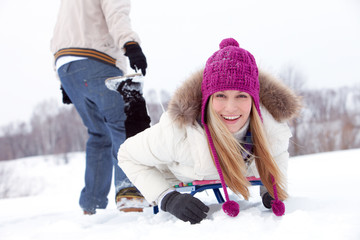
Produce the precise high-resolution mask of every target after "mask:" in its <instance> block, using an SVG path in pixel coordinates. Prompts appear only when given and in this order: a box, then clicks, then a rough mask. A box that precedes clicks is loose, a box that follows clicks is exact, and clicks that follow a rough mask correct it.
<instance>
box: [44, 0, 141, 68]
mask: <svg viewBox="0 0 360 240" xmlns="http://www.w3.org/2000/svg"><path fill="white" fill-rule="evenodd" d="M129 12H130V0H62V1H61V5H60V10H59V13H58V19H57V22H56V26H55V29H54V34H53V38H52V40H51V51H52V53H53V54H54V55H55V58H58V57H60V56H64V55H76V56H85V57H95V58H98V59H101V60H103V61H105V62H108V63H111V64H116V65H117V67H119V68H120V69H121V70H122V71H123V72H126V58H125V56H124V50H123V47H124V44H125V43H126V42H130V41H135V42H138V43H140V39H139V37H138V35H137V34H136V33H135V32H134V31H133V30H132V29H131V25H130V18H129ZM70 50H71V51H70ZM89 50H90V51H89ZM92 50H95V51H92Z"/></svg>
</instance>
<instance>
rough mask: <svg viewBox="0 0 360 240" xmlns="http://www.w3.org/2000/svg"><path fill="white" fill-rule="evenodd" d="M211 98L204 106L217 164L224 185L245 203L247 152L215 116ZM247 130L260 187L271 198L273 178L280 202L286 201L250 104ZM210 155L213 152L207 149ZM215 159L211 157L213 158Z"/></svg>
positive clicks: (279, 174) (256, 113)
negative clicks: (243, 153) (245, 157)
mask: <svg viewBox="0 0 360 240" xmlns="http://www.w3.org/2000/svg"><path fill="white" fill-rule="evenodd" d="M211 102H212V96H211V97H210V99H209V104H208V106H207V111H206V114H207V119H208V123H207V125H208V128H209V131H210V134H211V138H212V140H213V143H214V146H215V149H216V153H217V155H218V159H219V164H220V166H221V170H222V172H223V175H224V180H225V183H226V185H227V186H228V187H229V188H230V189H231V190H232V191H233V192H234V193H236V194H241V195H242V196H243V197H244V198H245V199H246V200H247V199H248V198H249V195H250V193H249V189H248V186H250V183H249V181H248V180H247V179H246V166H245V161H244V159H243V157H242V154H241V152H242V151H246V150H245V149H244V148H243V147H242V146H241V144H240V143H239V142H238V141H237V139H236V138H235V137H234V136H233V134H232V133H231V132H230V131H229V130H228V129H227V127H226V126H225V124H224V123H223V122H222V120H221V119H220V117H219V116H218V114H216V113H215V111H214V110H213V108H212V104H211ZM250 117H251V119H250V131H251V134H252V141H253V153H252V154H253V155H254V156H255V163H256V167H257V170H258V172H259V175H260V178H261V181H262V183H263V185H264V186H265V187H266V188H267V190H268V192H269V193H270V195H271V196H272V197H274V191H273V179H272V177H273V178H274V184H276V187H277V193H278V197H279V199H280V200H285V199H286V198H287V193H286V190H285V180H284V176H283V175H282V174H281V172H280V169H279V167H278V166H277V164H276V162H275V160H274V158H273V157H272V155H271V154H270V150H269V145H268V143H267V138H266V134H265V132H264V128H263V124H262V121H261V118H260V116H259V114H258V112H257V110H256V107H255V105H254V103H253V104H252V109H251V114H250ZM209 149H210V146H209ZM210 152H211V154H212V151H211V149H210ZM212 158H213V160H214V156H212Z"/></svg>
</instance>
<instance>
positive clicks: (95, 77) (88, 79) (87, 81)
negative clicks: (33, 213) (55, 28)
mask: <svg viewBox="0 0 360 240" xmlns="http://www.w3.org/2000/svg"><path fill="white" fill-rule="evenodd" d="M58 75H59V77H60V80H61V84H62V86H63V88H64V89H65V91H66V93H67V95H68V96H69V98H70V99H71V101H72V102H73V104H74V106H75V108H76V110H77V111H78V113H79V115H80V117H81V118H82V120H83V123H84V125H85V126H86V127H87V129H88V133H89V139H88V141H87V144H86V169H85V187H84V188H83V189H82V191H81V195H80V201H79V204H80V207H81V208H82V209H83V210H86V211H88V212H92V213H95V210H96V209H97V208H100V209H103V208H106V206H107V204H108V199H107V196H108V194H109V191H110V187H111V179H112V172H113V168H114V175H115V176H114V183H115V190H116V192H118V191H119V190H121V189H123V188H125V187H131V186H133V184H132V183H131V182H130V180H129V179H128V178H127V177H126V175H125V173H124V172H123V171H122V170H121V168H120V167H119V166H118V164H117V152H118V149H119V147H120V145H121V144H122V143H123V142H124V141H125V138H126V132H125V120H126V115H125V113H124V101H123V98H122V96H121V95H120V94H119V93H118V92H115V91H111V90H109V89H108V88H107V87H106V86H105V84H104V82H105V79H107V78H109V77H114V76H121V75H123V72H122V71H121V70H120V69H118V68H116V67H114V66H111V65H108V64H105V63H102V62H99V61H96V60H92V59H86V60H78V61H74V62H70V63H67V64H65V65H63V66H61V67H60V68H59V70H58Z"/></svg>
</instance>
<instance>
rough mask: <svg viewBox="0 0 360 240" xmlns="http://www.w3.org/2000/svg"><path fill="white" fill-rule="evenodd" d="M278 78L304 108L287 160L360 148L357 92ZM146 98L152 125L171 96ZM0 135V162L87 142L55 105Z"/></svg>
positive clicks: (69, 109) (292, 76)
mask: <svg viewBox="0 0 360 240" xmlns="http://www.w3.org/2000/svg"><path fill="white" fill-rule="evenodd" d="M280 77H281V78H282V79H283V81H284V82H285V83H286V84H287V85H289V86H290V87H291V88H293V89H294V91H296V92H297V93H298V94H299V95H301V96H302V97H303V104H304V109H303V111H302V113H301V116H300V117H299V118H297V119H296V120H295V121H292V122H291V123H290V127H291V130H292V133H293V138H292V139H291V143H290V148H289V151H290V155H291V156H297V155H304V154H311V153H319V152H327V151H336V150H343V149H352V148H360V87H359V86H357V87H353V88H349V87H343V88H340V89H321V90H319V89H317V90H309V89H306V88H305V87H304V85H305V84H304V83H305V81H304V79H303V78H302V77H301V75H299V74H297V73H296V72H295V71H294V70H292V69H291V68H289V69H287V70H286V71H284V72H283V73H282V74H281V76H280ZM145 97H146V100H147V107H148V111H149V114H150V117H151V120H152V124H154V123H156V122H158V121H159V119H160V116H161V114H162V113H163V111H164V110H166V107H167V104H168V101H169V99H170V95H169V93H167V92H165V91H162V92H160V94H157V93H156V91H155V90H151V91H149V92H148V93H147V94H146V95H145ZM160 103H161V104H160ZM0 134H1V135H0V160H9V159H16V158H22V157H28V156H36V155H48V154H66V153H69V152H75V151H84V150H85V145H86V140H87V137H88V135H87V130H86V128H85V127H84V126H83V124H82V120H81V119H80V117H79V115H78V114H77V112H76V110H75V108H74V107H73V105H69V106H67V105H66V106H65V105H64V106H58V105H57V103H56V101H55V100H53V101H45V102H43V103H41V104H40V105H39V106H38V107H37V108H35V110H34V112H33V116H32V118H31V120H30V122H29V123H25V122H22V123H12V124H9V125H7V126H3V127H2V128H1V132H0Z"/></svg>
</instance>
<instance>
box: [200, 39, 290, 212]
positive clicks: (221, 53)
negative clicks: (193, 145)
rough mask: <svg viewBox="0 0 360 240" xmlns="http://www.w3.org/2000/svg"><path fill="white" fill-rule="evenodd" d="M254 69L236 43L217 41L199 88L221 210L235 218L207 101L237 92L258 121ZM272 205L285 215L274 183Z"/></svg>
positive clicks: (236, 209) (235, 206)
mask: <svg viewBox="0 0 360 240" xmlns="http://www.w3.org/2000/svg"><path fill="white" fill-rule="evenodd" d="M258 75H259V73H258V68H257V66H256V62H255V59H254V57H253V55H252V54H251V53H249V52H248V51H246V50H245V49H242V48H240V47H239V43H238V42H237V41H236V40H235V39H233V38H227V39H224V40H222V41H221V43H220V50H218V51H217V52H215V53H214V54H213V55H212V56H211V57H210V58H209V59H208V60H207V62H206V66H205V69H204V76H203V81H202V85H201V92H202V105H201V122H202V124H203V126H204V128H205V132H206V135H207V138H208V140H209V145H210V148H211V151H212V154H213V157H214V162H215V165H216V169H217V171H218V174H219V177H220V180H221V185H222V188H223V191H224V194H225V199H226V201H225V203H224V204H223V206H222V208H223V210H224V212H225V213H226V214H228V215H229V216H231V217H235V216H237V215H238V214H239V211H240V208H239V204H238V203H237V202H235V201H230V199H229V195H228V192H227V188H226V184H225V180H224V176H223V174H222V170H221V166H220V163H219V159H218V156H217V153H216V149H215V146H214V143H213V140H212V137H211V134H210V131H209V128H208V126H207V120H206V106H207V103H208V100H209V97H210V96H211V95H212V94H214V93H215V92H218V91H225V90H238V91H241V92H246V93H248V94H250V95H251V96H252V99H253V101H254V104H255V107H256V110H257V112H258V114H259V116H260V118H262V117H261V112H260V108H259V91H260V84H259V78H258ZM272 180H273V184H274V194H275V201H274V202H273V204H272V208H273V212H274V213H275V214H276V215H277V216H281V215H283V214H284V212H285V207H284V204H283V203H282V202H281V201H279V200H278V197H277V191H276V185H275V183H274V179H273V178H272Z"/></svg>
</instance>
